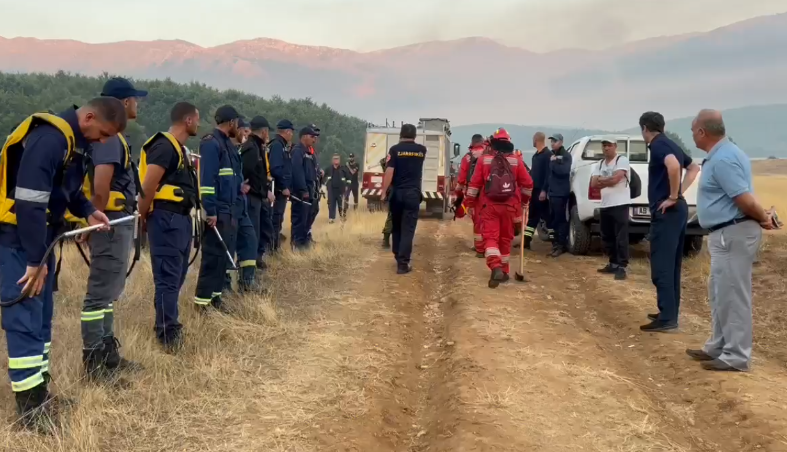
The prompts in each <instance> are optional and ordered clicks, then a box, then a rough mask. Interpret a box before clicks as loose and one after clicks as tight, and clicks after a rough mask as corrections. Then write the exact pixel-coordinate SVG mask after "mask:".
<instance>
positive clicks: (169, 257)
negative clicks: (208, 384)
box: [147, 209, 192, 343]
mask: <svg viewBox="0 0 787 452" xmlns="http://www.w3.org/2000/svg"><path fill="white" fill-rule="evenodd" d="M147 226H148V245H149V247H150V266H151V267H152V270H153V285H154V286H155V296H154V300H153V305H154V306H155V309H156V337H157V338H158V340H159V341H161V342H163V343H167V342H170V341H172V340H174V339H175V338H176V337H177V336H178V335H180V330H181V328H182V326H181V324H180V321H179V320H178V297H179V295H180V289H181V287H183V282H184V281H185V280H186V272H187V270H188V266H189V255H190V254H191V233H192V222H191V217H190V216H188V215H181V214H178V213H174V212H169V211H166V210H161V209H159V210H154V211H153V212H151V214H150V215H149V216H148V221H147Z"/></svg>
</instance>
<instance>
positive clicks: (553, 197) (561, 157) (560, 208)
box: [547, 133, 571, 257]
mask: <svg viewBox="0 0 787 452" xmlns="http://www.w3.org/2000/svg"><path fill="white" fill-rule="evenodd" d="M549 139H550V140H551V141H552V155H551V156H550V157H549V177H548V179H547V180H548V182H547V183H548V184H549V187H548V188H547V190H548V191H547V196H549V209H550V210H551V212H552V227H553V228H554V229H555V240H554V242H553V243H552V253H551V254H550V256H552V257H558V256H560V255H561V254H563V253H565V252H567V251H568V233H569V224H568V199H569V198H570V197H571V154H570V153H569V152H568V151H566V148H564V147H563V135H562V134H559V133H556V134H554V135H552V136H551V137H549Z"/></svg>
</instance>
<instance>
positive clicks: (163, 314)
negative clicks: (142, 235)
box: [139, 102, 200, 352]
mask: <svg viewBox="0 0 787 452" xmlns="http://www.w3.org/2000/svg"><path fill="white" fill-rule="evenodd" d="M170 122H171V125H170V128H169V131H167V132H159V133H157V134H155V135H153V136H152V137H151V138H150V139H149V140H148V141H147V142H146V143H145V144H144V145H142V152H141V155H140V162H139V174H140V177H141V178H142V193H141V194H140V197H139V212H140V216H141V219H142V226H143V229H147V233H148V245H149V248H150V264H151V265H150V266H151V269H152V270H153V284H154V287H155V295H154V300H153V305H154V307H155V309H156V321H155V331H156V338H157V339H158V340H159V342H160V343H161V345H162V346H163V347H164V349H165V350H166V351H168V352H176V351H177V350H178V349H179V347H180V345H181V343H182V339H183V335H182V325H181V324H180V321H179V316H178V295H179V294H180V289H181V287H183V281H185V279H186V271H187V270H188V266H189V255H190V253H191V236H192V230H193V228H192V220H191V211H192V210H193V209H199V208H200V202H199V179H198V176H197V173H196V170H195V169H194V167H193V166H192V164H191V160H190V156H189V153H188V149H187V148H186V146H185V143H186V140H188V139H189V137H193V136H196V135H197V129H198V128H199V111H198V110H197V107H195V106H194V105H192V104H190V103H188V102H179V103H177V104H175V106H174V107H173V108H172V111H171V112H170Z"/></svg>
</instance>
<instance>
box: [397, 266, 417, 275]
mask: <svg viewBox="0 0 787 452" xmlns="http://www.w3.org/2000/svg"><path fill="white" fill-rule="evenodd" d="M411 271H413V266H412V265H410V264H406V265H397V266H396V274H397V275H406V274H407V273H410V272H411Z"/></svg>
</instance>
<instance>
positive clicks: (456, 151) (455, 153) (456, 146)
mask: <svg viewBox="0 0 787 452" xmlns="http://www.w3.org/2000/svg"><path fill="white" fill-rule="evenodd" d="M459 151H460V146H459V143H454V157H459Z"/></svg>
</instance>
